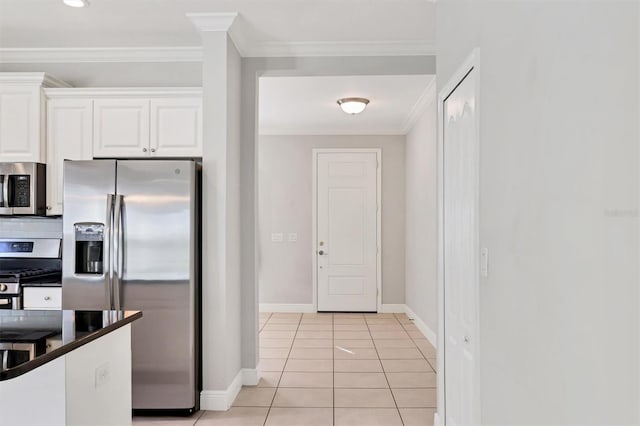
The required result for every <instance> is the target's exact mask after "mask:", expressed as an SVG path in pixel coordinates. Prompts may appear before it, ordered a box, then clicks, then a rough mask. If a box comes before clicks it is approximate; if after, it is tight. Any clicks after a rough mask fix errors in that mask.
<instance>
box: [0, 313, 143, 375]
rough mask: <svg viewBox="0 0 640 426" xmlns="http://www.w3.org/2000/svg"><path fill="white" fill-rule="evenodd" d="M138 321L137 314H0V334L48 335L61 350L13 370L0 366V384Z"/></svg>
mask: <svg viewBox="0 0 640 426" xmlns="http://www.w3.org/2000/svg"><path fill="white" fill-rule="evenodd" d="M139 318H142V312H140V311H71V310H61V311H37V310H29V311H20V310H0V333H2V332H5V333H11V332H17V331H27V330H28V331H32V332H48V333H47V334H49V335H50V336H51V337H53V338H56V339H61V340H62V346H60V347H58V348H55V349H51V350H47V352H46V353H43V354H41V355H39V356H36V357H35V358H34V359H33V360H31V361H27V362H25V363H23V364H20V365H17V366H15V367H13V368H9V369H7V370H3V369H2V366H1V364H0V381H3V380H9V379H13V378H14V377H18V376H20V375H22V374H24V373H27V372H29V371H31V370H34V369H36V368H38V367H39V366H41V365H43V364H46V363H47V362H49V361H52V360H54V359H56V358H59V357H61V356H63V355H65V354H67V353H69V352H71V351H73V350H74V349H77V348H79V347H80V346H83V345H86V344H87V343H89V342H91V341H93V340H96V339H98V338H100V337H101V336H104V335H105V334H108V333H111V332H112V331H114V330H117V329H118V328H120V327H122V326H125V325H127V324H129V323H131V322H133V321H135V320H137V319H139Z"/></svg>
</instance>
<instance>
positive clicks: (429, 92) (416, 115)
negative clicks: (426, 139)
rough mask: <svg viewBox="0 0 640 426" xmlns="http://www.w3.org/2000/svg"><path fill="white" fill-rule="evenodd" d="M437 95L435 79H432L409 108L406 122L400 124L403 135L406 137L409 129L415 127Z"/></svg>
mask: <svg viewBox="0 0 640 426" xmlns="http://www.w3.org/2000/svg"><path fill="white" fill-rule="evenodd" d="M437 95H438V94H437V92H436V79H435V77H434V78H433V80H431V82H430V83H429V85H427V87H426V88H425V89H424V90H423V91H422V94H421V95H420V97H419V98H418V100H417V101H416V103H415V104H414V105H413V107H412V108H411V112H409V115H408V116H407V118H406V120H405V121H404V123H402V134H403V135H406V134H407V133H409V132H410V131H411V129H413V126H415V125H416V123H417V122H418V120H419V119H420V117H421V116H422V114H424V112H425V111H426V110H427V108H428V107H429V106H430V105H431V104H432V103H433V102H435V100H436V97H437Z"/></svg>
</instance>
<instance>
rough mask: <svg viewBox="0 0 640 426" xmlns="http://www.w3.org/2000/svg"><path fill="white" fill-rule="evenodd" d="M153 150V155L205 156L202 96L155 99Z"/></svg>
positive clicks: (151, 146) (151, 150)
mask: <svg viewBox="0 0 640 426" xmlns="http://www.w3.org/2000/svg"><path fill="white" fill-rule="evenodd" d="M149 151H150V153H151V155H152V156H164V157H199V156H201V155H202V99H201V98H166V99H152V100H151V141H150V149H149Z"/></svg>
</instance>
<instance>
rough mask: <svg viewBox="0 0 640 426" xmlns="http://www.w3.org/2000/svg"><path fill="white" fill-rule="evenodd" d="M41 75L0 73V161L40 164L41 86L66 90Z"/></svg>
mask: <svg viewBox="0 0 640 426" xmlns="http://www.w3.org/2000/svg"><path fill="white" fill-rule="evenodd" d="M66 86H68V85H67V84H66V83H64V82H62V81H60V80H56V79H54V78H52V77H50V76H48V75H46V74H44V73H14V72H7V73H0V162H11V161H20V162H31V161H35V162H44V161H45V160H46V155H45V128H44V122H45V121H44V114H43V112H44V95H43V93H42V88H43V87H66Z"/></svg>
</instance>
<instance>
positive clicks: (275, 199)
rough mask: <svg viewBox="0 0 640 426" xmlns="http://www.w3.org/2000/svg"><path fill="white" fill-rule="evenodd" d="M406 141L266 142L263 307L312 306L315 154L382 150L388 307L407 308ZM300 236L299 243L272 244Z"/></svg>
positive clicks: (262, 154) (262, 163)
mask: <svg viewBox="0 0 640 426" xmlns="http://www.w3.org/2000/svg"><path fill="white" fill-rule="evenodd" d="M404 139H405V138H404V136H261V137H260V142H259V146H258V151H259V154H258V159H259V160H258V163H259V188H260V190H259V205H258V209H259V215H258V216H259V231H258V233H259V265H260V268H259V272H258V273H259V280H260V284H259V291H260V303H276V304H312V303H313V300H312V298H313V294H312V276H313V275H312V274H313V268H312V261H313V246H312V223H311V217H312V209H311V207H312V199H311V196H312V190H313V187H312V179H313V176H312V163H313V162H312V150H313V149H314V148H381V149H382V303H383V304H384V303H404V300H405V296H404V220H405V218H404V200H405V198H404V179H405V176H404V163H405V154H404V145H405V142H404ZM290 232H295V233H297V234H298V241H297V242H295V243H291V242H287V241H285V242H282V243H279V242H272V241H271V234H272V233H283V234H284V236H285V239H286V237H287V234H288V233H290Z"/></svg>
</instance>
